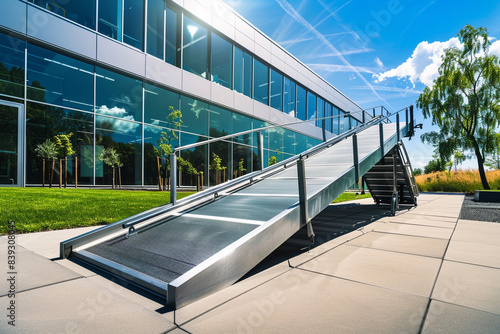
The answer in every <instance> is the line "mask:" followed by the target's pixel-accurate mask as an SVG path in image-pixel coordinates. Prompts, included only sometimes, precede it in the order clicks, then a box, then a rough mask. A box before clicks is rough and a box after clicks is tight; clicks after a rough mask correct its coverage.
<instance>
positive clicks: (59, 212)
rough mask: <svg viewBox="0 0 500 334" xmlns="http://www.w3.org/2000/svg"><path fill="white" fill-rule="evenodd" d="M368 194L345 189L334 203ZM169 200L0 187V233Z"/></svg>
mask: <svg viewBox="0 0 500 334" xmlns="http://www.w3.org/2000/svg"><path fill="white" fill-rule="evenodd" d="M191 194H192V193H191V192H178V193H177V198H178V199H179V198H183V197H186V196H188V195H191ZM368 197H371V196H370V194H366V195H356V194H355V193H344V194H342V195H341V196H340V197H339V198H337V199H336V200H335V201H334V203H339V202H345V201H351V200H355V199H360V198H368ZM169 202H170V193H169V192H159V191H124V190H102V189H58V188H56V189H47V188H45V189H44V188H0V208H1V209H0V210H1V211H0V234H6V233H8V222H9V221H15V222H16V232H17V233H30V232H41V231H54V230H62V229H67V228H75V227H86V226H96V225H105V224H110V223H114V222H117V221H119V220H121V219H124V218H127V217H130V216H133V215H135V214H137V213H140V212H143V211H146V210H149V209H152V208H155V207H158V206H160V205H163V204H166V203H169Z"/></svg>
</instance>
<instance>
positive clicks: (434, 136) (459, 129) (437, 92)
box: [417, 25, 500, 189]
mask: <svg viewBox="0 0 500 334" xmlns="http://www.w3.org/2000/svg"><path fill="white" fill-rule="evenodd" d="M458 37H459V39H460V41H461V42H462V43H463V50H461V49H459V48H457V47H451V48H448V49H446V50H445V53H444V55H443V63H442V65H441V66H440V67H439V77H438V78H437V79H435V80H434V86H433V87H426V88H425V90H424V92H423V93H422V94H421V95H420V97H419V98H418V100H417V106H418V107H419V108H421V109H422V111H423V114H424V117H426V118H429V117H431V118H432V122H433V124H436V125H438V126H439V128H440V131H439V132H429V133H425V134H423V135H422V137H421V138H422V140H423V141H427V142H429V143H431V144H433V145H434V146H435V147H437V150H438V152H439V156H440V158H441V160H442V161H448V160H450V158H451V156H452V155H453V154H454V152H455V151H456V150H459V149H462V150H463V151H469V152H474V154H475V156H476V158H477V162H478V169H479V175H480V177H481V183H482V185H483V187H484V189H490V187H489V185H488V181H487V180H486V174H485V170H484V162H485V158H486V156H487V155H488V154H490V153H492V151H493V150H494V148H495V135H496V131H497V130H498V125H499V123H500V103H499V101H500V100H499V99H500V66H499V62H498V57H496V56H495V55H492V54H489V47H490V45H491V41H490V39H488V33H487V30H486V29H485V28H483V27H481V28H478V29H475V28H473V27H471V26H469V25H467V26H465V27H464V28H462V30H460V32H459V33H458Z"/></svg>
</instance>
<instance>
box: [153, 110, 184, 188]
mask: <svg viewBox="0 0 500 334" xmlns="http://www.w3.org/2000/svg"><path fill="white" fill-rule="evenodd" d="M169 110H170V113H169V114H168V115H167V119H166V121H167V122H166V126H167V128H168V129H167V130H165V131H162V132H161V134H160V139H158V146H157V147H155V149H154V150H155V153H156V155H157V156H158V157H159V158H158V186H159V188H160V190H161V171H160V159H163V160H164V161H165V179H166V176H167V170H170V165H169V156H170V155H171V154H172V152H173V150H172V141H174V140H176V139H178V138H179V136H178V135H177V133H176V131H179V130H180V128H181V125H182V113H181V112H180V111H179V110H175V108H174V107H172V106H170V107H169Z"/></svg>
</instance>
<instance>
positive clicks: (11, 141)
mask: <svg viewBox="0 0 500 334" xmlns="http://www.w3.org/2000/svg"><path fill="white" fill-rule="evenodd" d="M18 114H19V111H18V109H17V108H16V107H10V106H6V105H3V104H0V184H1V185H3V184H10V185H14V184H18V183H20V182H19V181H20V180H19V177H20V176H21V175H18V174H19V173H18V160H19V150H18V147H19V145H20V144H21V143H19V140H18V139H19V123H18V119H19V117H18Z"/></svg>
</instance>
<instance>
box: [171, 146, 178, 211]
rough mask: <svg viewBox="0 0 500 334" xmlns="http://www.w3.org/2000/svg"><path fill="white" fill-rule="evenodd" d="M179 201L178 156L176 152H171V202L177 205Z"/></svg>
mask: <svg viewBox="0 0 500 334" xmlns="http://www.w3.org/2000/svg"><path fill="white" fill-rule="evenodd" d="M176 201H177V156H176V155H175V152H173V153H172V154H170V203H172V205H175V202H176Z"/></svg>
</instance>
